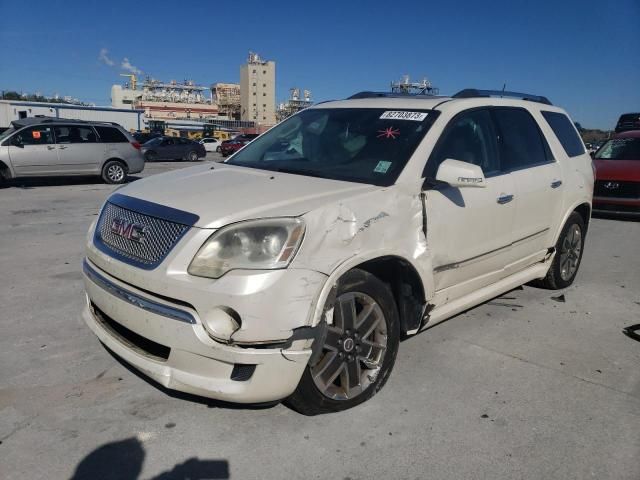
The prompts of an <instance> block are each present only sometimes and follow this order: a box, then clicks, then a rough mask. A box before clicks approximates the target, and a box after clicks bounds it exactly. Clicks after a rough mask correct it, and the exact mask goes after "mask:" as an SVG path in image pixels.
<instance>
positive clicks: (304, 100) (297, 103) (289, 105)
mask: <svg viewBox="0 0 640 480" xmlns="http://www.w3.org/2000/svg"><path fill="white" fill-rule="evenodd" d="M289 94H290V95H289V99H288V100H287V101H286V102H283V103H280V104H278V109H277V110H276V119H277V120H278V122H281V121H283V120H284V119H285V118H289V117H290V116H291V115H293V114H294V113H298V112H299V111H300V110H304V109H305V108H307V107H310V106H311V105H313V101H312V100H311V91H310V90H303V91H302V97H301V96H300V89H299V88H296V87H293V88H290V89H289Z"/></svg>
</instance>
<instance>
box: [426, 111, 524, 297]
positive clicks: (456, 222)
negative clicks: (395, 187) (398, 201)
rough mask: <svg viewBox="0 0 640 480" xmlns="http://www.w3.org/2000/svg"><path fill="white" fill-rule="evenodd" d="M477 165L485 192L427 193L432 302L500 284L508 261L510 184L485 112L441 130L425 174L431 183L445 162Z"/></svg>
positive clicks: (465, 115) (444, 189)
mask: <svg viewBox="0 0 640 480" xmlns="http://www.w3.org/2000/svg"><path fill="white" fill-rule="evenodd" d="M449 158H450V159H454V160H460V161H463V162H467V163H472V164H474V165H478V166H480V167H481V168H482V171H483V173H484V175H485V187H484V188H481V187H471V186H469V187H460V188H456V187H451V186H449V185H448V184H447V185H440V186H438V185H436V186H435V187H434V188H432V189H429V190H427V191H426V192H425V193H426V199H425V204H426V215H427V240H428V242H427V243H428V245H429V247H430V249H431V259H432V265H433V268H434V282H435V288H436V292H435V294H436V297H437V296H441V298H442V301H443V302H447V301H450V300H454V299H456V298H459V297H462V296H464V295H466V294H468V293H470V292H472V291H474V290H477V289H478V288H481V287H484V286H486V285H489V284H491V283H494V282H496V281H498V280H500V279H501V278H504V276H505V275H506V274H505V266H506V265H508V264H509V263H510V261H511V243H512V235H513V234H512V232H513V227H514V221H515V203H514V202H513V199H514V198H515V193H514V188H515V186H514V181H513V179H512V178H511V175H509V174H508V173H507V174H503V173H502V172H501V169H500V157H499V154H498V147H497V135H496V131H495V128H494V125H493V121H492V117H491V114H490V111H489V109H474V110H468V111H465V112H462V113H460V114H458V115H457V116H456V117H454V118H453V119H452V120H451V121H450V122H449V124H448V125H447V127H446V128H445V130H444V132H443V134H442V136H441V138H440V140H439V141H438V143H437V144H436V147H435V148H434V150H433V153H432V154H431V156H430V158H429V160H428V162H427V166H426V169H425V176H426V177H427V178H435V176H436V174H437V170H438V167H439V166H440V164H441V163H442V162H443V161H444V160H446V159H449Z"/></svg>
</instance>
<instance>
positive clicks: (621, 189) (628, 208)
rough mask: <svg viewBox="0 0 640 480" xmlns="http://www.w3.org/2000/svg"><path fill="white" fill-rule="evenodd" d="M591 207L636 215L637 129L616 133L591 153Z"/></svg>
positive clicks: (639, 176)
mask: <svg viewBox="0 0 640 480" xmlns="http://www.w3.org/2000/svg"><path fill="white" fill-rule="evenodd" d="M593 163H594V166H595V169H596V183H595V189H594V193H593V210H594V211H598V212H606V213H613V214H623V215H640V130H630V131H625V132H623V133H618V134H616V135H615V136H614V137H613V138H612V139H611V140H608V141H607V142H606V143H605V144H604V145H603V146H602V147H600V149H598V151H597V152H596V153H595V154H594V156H593Z"/></svg>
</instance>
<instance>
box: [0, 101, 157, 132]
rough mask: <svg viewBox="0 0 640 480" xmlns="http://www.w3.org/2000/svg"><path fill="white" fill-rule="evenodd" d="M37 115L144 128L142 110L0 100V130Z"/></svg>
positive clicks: (138, 128)
mask: <svg viewBox="0 0 640 480" xmlns="http://www.w3.org/2000/svg"><path fill="white" fill-rule="evenodd" d="M37 115H44V116H47V117H56V118H69V119H75V120H91V121H97V122H116V123H118V124H120V125H122V126H123V127H124V128H125V129H127V130H130V131H135V130H141V129H143V128H145V119H144V110H137V109H131V108H126V109H122V108H111V107H90V106H84V105H70V104H65V103H44V102H25V101H22V100H0V129H6V128H9V127H10V126H11V122H12V121H13V120H19V119H21V118H27V117H35V116H37Z"/></svg>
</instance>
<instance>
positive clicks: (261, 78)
mask: <svg viewBox="0 0 640 480" xmlns="http://www.w3.org/2000/svg"><path fill="white" fill-rule="evenodd" d="M240 118H241V119H242V120H245V121H253V122H256V124H257V126H258V129H260V127H264V126H272V125H275V124H276V62H274V61H270V60H269V61H267V60H263V59H262V58H260V56H259V55H258V54H257V53H253V52H249V58H248V59H247V63H246V64H244V65H242V66H241V67H240Z"/></svg>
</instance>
